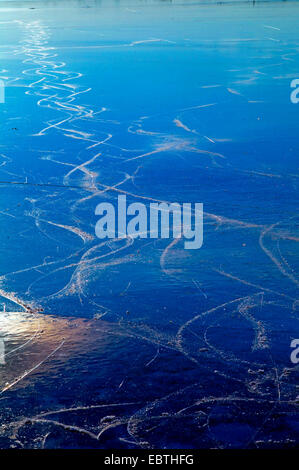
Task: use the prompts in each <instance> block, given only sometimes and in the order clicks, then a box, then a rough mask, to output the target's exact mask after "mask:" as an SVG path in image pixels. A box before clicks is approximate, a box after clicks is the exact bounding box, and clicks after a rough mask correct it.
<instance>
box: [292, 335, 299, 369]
mask: <svg viewBox="0 0 299 470" xmlns="http://www.w3.org/2000/svg"><path fill="white" fill-rule="evenodd" d="M290 346H291V348H294V350H293V351H292V353H291V357H290V359H291V362H292V363H293V364H299V339H293V340H292V341H291V345H290Z"/></svg>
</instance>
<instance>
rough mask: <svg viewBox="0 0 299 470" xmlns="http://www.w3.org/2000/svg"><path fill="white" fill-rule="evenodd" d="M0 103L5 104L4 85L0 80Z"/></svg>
mask: <svg viewBox="0 0 299 470" xmlns="http://www.w3.org/2000/svg"><path fill="white" fill-rule="evenodd" d="M0 103H5V83H4V81H3V80H1V79H0Z"/></svg>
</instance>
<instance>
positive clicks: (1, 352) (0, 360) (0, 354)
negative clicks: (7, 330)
mask: <svg viewBox="0 0 299 470" xmlns="http://www.w3.org/2000/svg"><path fill="white" fill-rule="evenodd" d="M3 364H5V343H4V339H2V338H0V365H3Z"/></svg>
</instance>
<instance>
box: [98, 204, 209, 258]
mask: <svg viewBox="0 0 299 470" xmlns="http://www.w3.org/2000/svg"><path fill="white" fill-rule="evenodd" d="M95 214H96V215H98V216H101V217H100V219H99V220H98V221H97V223H96V226H95V233H96V236H97V237H98V238H100V239H105V238H126V237H131V238H173V239H175V238H183V239H185V242H184V248H185V249H187V250H196V249H199V248H201V246H202V244H203V204H202V203H195V204H191V203H183V204H179V203H176V202H175V203H166V202H160V203H156V202H153V203H150V204H149V207H147V206H146V205H145V204H143V203H141V202H134V203H131V204H129V205H128V206H127V199H126V196H125V195H120V196H118V201H117V208H116V210H115V207H114V205H113V204H112V203H110V202H102V203H100V204H98V205H97V207H96V209H95Z"/></svg>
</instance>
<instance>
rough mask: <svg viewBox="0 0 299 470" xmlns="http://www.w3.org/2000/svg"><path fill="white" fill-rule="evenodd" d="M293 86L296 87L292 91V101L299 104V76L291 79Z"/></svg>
mask: <svg viewBox="0 0 299 470" xmlns="http://www.w3.org/2000/svg"><path fill="white" fill-rule="evenodd" d="M291 88H295V89H294V90H293V91H292V93H291V102H292V103H293V104H297V103H299V78H295V79H294V80H292V81H291Z"/></svg>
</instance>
